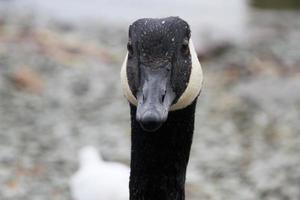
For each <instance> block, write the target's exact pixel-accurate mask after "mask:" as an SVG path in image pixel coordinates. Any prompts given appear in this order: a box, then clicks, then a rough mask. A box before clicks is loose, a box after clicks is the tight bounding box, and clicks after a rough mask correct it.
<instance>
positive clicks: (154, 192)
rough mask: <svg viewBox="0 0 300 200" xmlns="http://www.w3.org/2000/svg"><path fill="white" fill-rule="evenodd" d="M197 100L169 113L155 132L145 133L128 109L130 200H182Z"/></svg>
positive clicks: (132, 111)
mask: <svg viewBox="0 0 300 200" xmlns="http://www.w3.org/2000/svg"><path fill="white" fill-rule="evenodd" d="M195 105H196V100H195V101H194V102H193V103H192V104H191V105H189V106H188V107H186V108H184V109H182V110H178V111H173V112H170V113H169V116H168V119H167V121H166V122H165V123H164V124H163V125H162V127H160V128H159V129H158V130H157V131H155V132H146V131H144V130H143V129H142V128H141V126H140V124H139V123H138V122H137V121H136V119H135V115H136V107H135V106H133V105H130V109H131V128H132V136H131V142H132V146H131V173H130V184H129V188H130V200H184V199H185V189H184V185H185V177H186V167H187V164H188V160H189V155H190V149H191V144H192V138H193V131H194V116H195V107H196V106H195Z"/></svg>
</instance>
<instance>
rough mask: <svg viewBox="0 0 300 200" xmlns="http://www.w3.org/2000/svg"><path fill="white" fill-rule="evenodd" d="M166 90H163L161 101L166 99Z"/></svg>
mask: <svg viewBox="0 0 300 200" xmlns="http://www.w3.org/2000/svg"><path fill="white" fill-rule="evenodd" d="M166 92H167V91H166V90H164V91H163V93H162V95H161V102H164V101H165V97H166Z"/></svg>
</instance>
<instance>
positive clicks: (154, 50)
mask: <svg viewBox="0 0 300 200" xmlns="http://www.w3.org/2000/svg"><path fill="white" fill-rule="evenodd" d="M190 35H191V31H190V27H189V25H188V23H187V22H185V21H184V20H182V19H180V18H179V17H168V18H160V19H153V18H144V19H139V20H137V21H135V22H134V23H133V24H132V25H130V27H129V38H128V44H127V50H128V53H127V56H126V58H125V61H124V63H123V66H122V70H121V82H122V86H123V91H124V93H125V96H126V97H127V99H128V101H129V102H130V103H131V104H132V105H135V106H137V110H136V120H137V121H138V122H139V123H140V125H141V127H142V128H143V129H144V130H145V131H149V132H153V131H156V130H157V129H159V128H160V127H161V125H162V124H163V123H164V122H165V121H166V120H167V118H168V113H169V112H170V111H175V110H178V109H183V108H185V107H187V106H188V105H190V104H191V103H192V102H193V101H194V100H195V99H196V98H197V96H198V95H199V93H200V90H201V87H202V70H201V66H200V63H199V61H198V59H197V56H196V52H195V49H194V46H193V43H192V41H191V39H190Z"/></svg>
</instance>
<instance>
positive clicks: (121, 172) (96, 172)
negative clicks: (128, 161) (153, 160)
mask: <svg viewBox="0 0 300 200" xmlns="http://www.w3.org/2000/svg"><path fill="white" fill-rule="evenodd" d="M79 164H80V168H79V170H78V171H77V172H76V173H75V174H74V175H73V176H72V177H71V179H70V183H69V185H70V191H71V196H72V199H73V200H128V199H129V192H128V178H129V168H128V167H127V166H126V165H123V164H120V163H115V162H106V161H104V160H103V159H102V158H101V157H100V156H99V154H98V152H97V150H96V149H95V147H93V146H86V147H83V148H81V149H80V151H79Z"/></svg>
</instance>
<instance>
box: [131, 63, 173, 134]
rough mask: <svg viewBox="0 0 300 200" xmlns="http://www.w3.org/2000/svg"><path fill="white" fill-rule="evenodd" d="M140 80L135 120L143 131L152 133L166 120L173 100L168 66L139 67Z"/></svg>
mask: <svg viewBox="0 0 300 200" xmlns="http://www.w3.org/2000/svg"><path fill="white" fill-rule="evenodd" d="M140 78H141V80H140V83H141V86H140V89H139V92H138V93H137V100H138V106H137V112H136V119H137V121H138V122H139V123H140V125H141V127H142V128H143V129H144V130H145V131H149V132H153V131H156V130H157V129H159V128H160V127H161V125H162V124H163V123H164V122H165V121H166V120H167V117H168V112H169V108H170V106H171V104H172V102H173V100H174V98H175V93H174V92H173V90H172V88H171V83H170V66H166V67H160V68H157V69H154V68H151V67H146V66H144V65H141V66H140Z"/></svg>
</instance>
